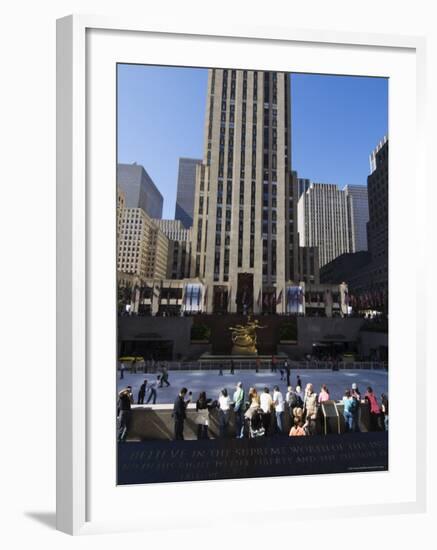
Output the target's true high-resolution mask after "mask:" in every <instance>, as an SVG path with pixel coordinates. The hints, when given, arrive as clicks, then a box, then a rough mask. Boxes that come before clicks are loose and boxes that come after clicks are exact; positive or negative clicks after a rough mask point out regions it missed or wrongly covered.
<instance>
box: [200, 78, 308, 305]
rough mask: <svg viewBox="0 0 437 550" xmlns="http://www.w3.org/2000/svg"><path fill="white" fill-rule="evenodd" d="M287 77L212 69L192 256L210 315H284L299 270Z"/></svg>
mask: <svg viewBox="0 0 437 550" xmlns="http://www.w3.org/2000/svg"><path fill="white" fill-rule="evenodd" d="M289 78H290V77H289V75H288V74H285V73H276V72H262V71H243V70H226V69H210V70H209V73H208V95H207V112H206V120H205V140H204V158H203V163H202V165H198V166H197V167H196V189H195V201H194V204H195V208H194V219H193V241H192V243H193V244H192V261H191V275H192V277H201V278H202V279H203V280H204V281H205V283H206V286H207V293H206V297H205V302H206V309H207V311H208V312H211V311H221V310H226V311H231V312H236V311H238V312H244V311H250V310H252V311H254V312H255V313H258V312H260V311H263V312H269V311H271V312H273V311H277V312H283V311H284V307H285V305H284V296H285V285H286V282H289V281H293V280H295V277H296V275H297V260H298V251H297V248H298V239H297V228H296V225H295V223H294V222H295V219H294V216H295V211H296V199H297V196H296V189H295V188H294V186H293V178H292V176H291V172H290V155H291V141H290V80H289Z"/></svg>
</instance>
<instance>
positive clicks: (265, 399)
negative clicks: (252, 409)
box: [260, 387, 273, 435]
mask: <svg viewBox="0 0 437 550" xmlns="http://www.w3.org/2000/svg"><path fill="white" fill-rule="evenodd" d="M260 402H261V408H262V410H263V413H264V414H263V424H264V429H265V432H266V435H268V432H269V431H270V424H271V421H272V409H273V399H272V396H271V395H270V390H269V388H267V387H266V388H264V391H263V392H262V394H261V397H260Z"/></svg>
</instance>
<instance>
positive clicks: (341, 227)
mask: <svg viewBox="0 0 437 550" xmlns="http://www.w3.org/2000/svg"><path fill="white" fill-rule="evenodd" d="M298 220H299V240H300V244H302V245H303V246H314V247H318V250H319V266H320V267H322V266H323V265H325V264H327V263H328V262H330V261H331V260H333V259H334V258H336V257H337V256H340V254H344V253H345V252H351V249H350V247H351V238H350V235H351V231H352V228H351V226H350V216H349V212H348V200H347V195H346V192H345V191H341V190H340V189H338V187H337V186H336V185H334V184H328V183H311V185H310V187H309V188H308V190H307V191H305V192H304V193H303V194H302V196H301V197H300V199H299V205H298Z"/></svg>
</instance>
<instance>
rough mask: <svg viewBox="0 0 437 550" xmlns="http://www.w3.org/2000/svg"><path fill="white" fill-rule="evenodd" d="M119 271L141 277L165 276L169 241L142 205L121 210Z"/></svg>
mask: <svg viewBox="0 0 437 550" xmlns="http://www.w3.org/2000/svg"><path fill="white" fill-rule="evenodd" d="M117 217H118V220H119V221H118V238H117V249H118V251H117V271H118V273H119V278H120V276H121V274H127V275H135V276H137V277H138V278H139V279H140V280H145V279H146V278H148V277H149V278H157V279H159V278H165V277H166V276H167V258H168V248H169V240H168V238H167V237H166V236H165V235H164V234H163V233H162V231H160V229H159V228H158V227H157V226H156V225H155V224H154V223H153V221H152V219H151V218H150V217H149V216H148V215H147V214H146V213H145V212H144V210H143V209H142V208H121V209H119V210H118V216H117Z"/></svg>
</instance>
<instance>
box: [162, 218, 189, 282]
mask: <svg viewBox="0 0 437 550" xmlns="http://www.w3.org/2000/svg"><path fill="white" fill-rule="evenodd" d="M153 221H154V223H155V224H156V225H157V226H158V227H159V229H160V230H161V231H162V232H163V233H164V235H165V236H166V237H168V239H169V245H168V265H167V276H168V277H170V278H171V279H185V278H187V277H190V266H191V232H192V230H191V228H189V229H186V228H185V227H184V226H183V225H182V222H181V221H180V220H153Z"/></svg>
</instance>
